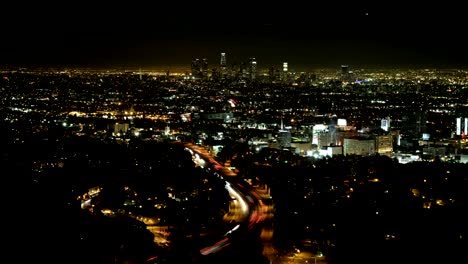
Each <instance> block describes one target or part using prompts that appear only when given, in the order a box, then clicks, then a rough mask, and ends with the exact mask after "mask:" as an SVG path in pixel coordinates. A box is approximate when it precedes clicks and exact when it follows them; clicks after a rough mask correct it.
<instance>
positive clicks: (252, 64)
mask: <svg viewBox="0 0 468 264" xmlns="http://www.w3.org/2000/svg"><path fill="white" fill-rule="evenodd" d="M249 74H250V79H251V80H255V77H256V76H257V61H256V60H255V58H250V59H249Z"/></svg>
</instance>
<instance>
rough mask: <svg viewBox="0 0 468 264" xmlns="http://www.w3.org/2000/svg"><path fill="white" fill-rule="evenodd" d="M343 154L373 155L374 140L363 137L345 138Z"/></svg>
mask: <svg viewBox="0 0 468 264" xmlns="http://www.w3.org/2000/svg"><path fill="white" fill-rule="evenodd" d="M343 154H344V155H360V156H369V155H373V154H375V140H374V139H373V138H365V137H352V138H345V139H344V144H343Z"/></svg>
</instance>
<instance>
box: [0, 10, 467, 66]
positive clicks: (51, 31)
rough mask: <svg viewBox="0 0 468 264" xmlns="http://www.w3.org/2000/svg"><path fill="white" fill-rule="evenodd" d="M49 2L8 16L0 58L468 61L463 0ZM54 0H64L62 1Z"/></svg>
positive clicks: (39, 62)
mask: <svg viewBox="0 0 468 264" xmlns="http://www.w3.org/2000/svg"><path fill="white" fill-rule="evenodd" d="M181 6H182V7H177V6H176V5H173V4H164V5H158V6H154V7H151V6H144V5H139V6H136V5H129V6H128V7H127V6H125V7H122V6H120V7H119V6H111V7H104V6H96V7H94V6H93V7H92V8H90V7H89V6H86V5H82V6H76V7H70V6H63V7H58V9H53V8H51V7H50V9H49V7H45V6H42V5H41V6H38V7H37V10H36V11H34V12H33V11H32V10H34V8H32V7H31V8H28V10H29V11H28V12H26V11H24V10H21V9H19V8H16V9H15V8H12V9H10V11H11V12H9V14H7V15H6V16H5V17H3V18H2V22H4V23H5V25H7V26H5V28H4V29H3V35H4V36H6V38H4V40H3V41H2V42H1V44H0V45H1V46H0V47H1V49H2V51H3V54H2V57H1V59H0V63H1V64H3V65H24V66H28V65H31V66H75V67H79V66H85V67H86V66H90V67H134V68H137V67H166V68H171V67H175V66H183V65H185V66H189V65H190V62H191V60H192V59H193V58H207V59H208V62H209V67H210V68H212V67H214V66H215V65H217V66H219V54H220V53H221V52H225V53H226V58H227V65H228V66H229V65H231V64H232V63H234V62H235V63H240V62H243V61H248V58H250V57H255V58H256V59H257V61H258V67H259V68H269V67H271V66H273V65H278V66H281V64H282V62H284V61H287V62H289V65H290V68H291V69H296V70H303V69H305V68H335V67H336V68H338V67H339V65H341V64H347V65H350V67H352V68H398V67H408V68H466V67H467V65H468V54H467V52H466V48H465V47H464V43H463V41H462V39H463V29H464V28H465V27H466V25H467V22H466V21H463V20H462V19H463V14H462V11H461V10H463V9H462V8H461V6H456V5H454V6H452V7H443V6H437V7H436V6H429V5H423V6H415V7H408V6H403V5H398V4H397V3H395V4H393V5H392V6H384V7H375V6H372V5H367V4H360V3H352V4H351V3H348V4H337V6H336V7H334V6H332V5H329V6H326V5H317V6H315V5H305V4H304V5H299V4H295V5H293V4H291V5H288V6H284V7H283V6H282V7H275V6H274V5H266V3H265V6H263V5H260V4H255V5H253V6H249V8H244V7H242V5H239V6H230V5H229V4H222V5H220V6H219V7H218V8H216V9H209V7H210V6H209V4H205V5H200V6H190V5H184V4H181ZM54 8H56V7H54Z"/></svg>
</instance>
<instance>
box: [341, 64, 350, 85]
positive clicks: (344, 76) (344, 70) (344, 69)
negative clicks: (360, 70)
mask: <svg viewBox="0 0 468 264" xmlns="http://www.w3.org/2000/svg"><path fill="white" fill-rule="evenodd" d="M348 80H349V67H348V65H341V81H343V82H345V81H348Z"/></svg>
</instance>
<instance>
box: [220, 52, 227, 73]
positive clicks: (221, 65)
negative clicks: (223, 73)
mask: <svg viewBox="0 0 468 264" xmlns="http://www.w3.org/2000/svg"><path fill="white" fill-rule="evenodd" d="M226 65H227V64H226V53H225V52H221V60H220V62H219V66H220V67H221V69H226Z"/></svg>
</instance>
